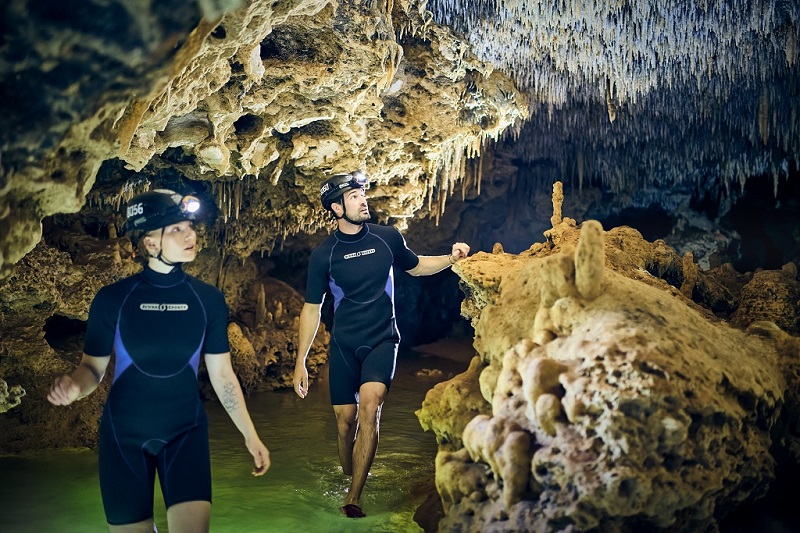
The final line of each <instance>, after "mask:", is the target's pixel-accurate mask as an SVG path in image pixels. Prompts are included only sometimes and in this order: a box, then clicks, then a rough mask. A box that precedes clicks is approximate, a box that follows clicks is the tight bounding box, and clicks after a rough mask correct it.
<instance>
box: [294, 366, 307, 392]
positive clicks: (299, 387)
mask: <svg viewBox="0 0 800 533" xmlns="http://www.w3.org/2000/svg"><path fill="white" fill-rule="evenodd" d="M294 391H295V392H296V393H297V395H298V396H300V397H301V398H305V397H306V394H308V370H306V365H304V364H302V363H298V364H296V365H295V366H294Z"/></svg>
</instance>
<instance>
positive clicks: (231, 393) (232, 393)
mask: <svg viewBox="0 0 800 533" xmlns="http://www.w3.org/2000/svg"><path fill="white" fill-rule="evenodd" d="M219 401H220V402H222V406H223V407H224V408H225V410H226V411H228V412H229V413H230V412H231V411H235V410H236V409H237V408H238V407H239V399H238V398H237V397H236V387H234V385H233V383H226V384H225V386H224V387H222V396H221V397H220V399H219Z"/></svg>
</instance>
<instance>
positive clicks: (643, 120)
mask: <svg viewBox="0 0 800 533" xmlns="http://www.w3.org/2000/svg"><path fill="white" fill-rule="evenodd" d="M427 8H428V9H430V10H431V12H432V13H433V16H434V18H435V20H437V21H438V22H441V23H447V24H449V25H451V26H452V27H454V28H455V30H456V32H458V33H460V34H461V35H463V36H464V38H465V39H467V40H468V41H469V42H470V43H471V44H472V46H473V49H474V51H475V54H476V55H477V56H478V57H479V59H481V60H483V61H486V62H488V63H490V64H492V65H493V66H494V67H495V68H497V69H500V70H502V71H504V72H506V73H507V74H509V75H510V76H512V77H513V78H514V79H515V80H516V81H517V84H518V86H519V88H520V90H522V91H524V92H527V93H528V94H530V95H532V97H533V100H534V102H533V105H532V107H531V111H532V113H531V120H530V123H528V124H526V129H525V130H524V131H525V133H523V136H524V137H523V138H521V139H520V140H519V142H518V143H517V144H516V148H515V150H516V154H517V155H518V156H519V157H520V158H521V159H523V160H527V161H535V160H539V159H545V160H550V161H554V162H555V163H556V164H557V165H561V162H560V161H573V159H572V158H573V157H574V155H575V153H576V151H578V150H580V151H582V152H583V154H584V163H583V166H582V168H583V170H582V173H583V174H584V175H585V176H586V177H587V178H588V179H590V180H592V181H594V180H598V181H600V182H601V183H603V184H604V185H607V186H609V187H610V188H611V189H612V190H617V191H619V190H622V189H623V188H626V187H636V186H638V185H642V184H644V183H651V182H652V181H654V180H658V181H659V182H662V183H670V182H671V183H682V182H685V181H688V180H697V179H703V176H706V175H707V174H708V173H710V172H718V173H719V175H720V179H728V180H730V181H732V182H740V180H741V179H742V178H741V175H759V174H765V173H777V174H778V175H780V176H784V175H786V172H787V171H784V170H783V168H782V167H781V166H780V165H777V164H775V163H773V162H772V159H771V158H770V157H768V156H767V155H766V154H768V153H770V152H772V151H774V150H775V149H779V150H782V152H783V153H784V154H785V156H786V157H788V159H789V160H790V162H792V161H793V162H794V163H795V164H797V163H798V161H797V158H798V156H797V154H800V131H798V130H799V129H800V127H798V125H797V121H796V120H794V119H791V120H786V119H783V117H786V118H789V117H790V116H793V114H794V116H796V112H795V106H796V104H794V101H795V100H796V99H797V95H796V93H797V89H796V87H797V76H798V74H797V72H796V65H797V58H798V50H797V48H798V45H797V43H798V39H800V2H791V1H788V0H780V1H777V2H776V1H775V0H720V1H718V2H710V1H701V2H698V3H690V4H687V3H686V2H683V1H682V0H664V1H661V2H597V1H596V0H563V1H558V2H545V1H543V0H535V1H532V2H528V1H521V0H472V1H466V0H430V1H429V2H428V4H427ZM792 67H794V68H795V70H791V69H792ZM762 87H763V89H762ZM753 102H760V103H759V105H758V108H757V109H754V108H753ZM599 109H602V111H603V114H604V115H606V116H605V118H606V120H605V121H604V122H605V124H601V123H599V122H598V120H597V119H598V118H599V117H598V116H597V113H596V112H595V110H599ZM623 109H624V111H625V113H624V115H623V114H621V113H620V111H621V110H623ZM754 114H756V115H757V116H756V117H754V116H753V115H754ZM529 132H530V133H529ZM545 132H546V133H545ZM713 136H716V139H715V138H713ZM719 136H724V137H725V138H726V139H730V142H720V140H719ZM737 136H740V137H738V138H741V139H742V140H743V142H746V141H745V140H751V141H750V142H751V143H752V144H751V145H747V144H742V143H740V142H735V139H736V138H737ZM564 139H569V141H568V142H564ZM759 139H760V141H761V142H758V141H759ZM756 143H757V146H756ZM777 155H778V156H779V157H782V156H783V154H781V153H780V152H779V153H778V154H777ZM670 159H671V160H670ZM724 161H731V162H732V164H730V165H725V164H721V163H722V162H724ZM561 168H565V167H564V166H563V165H561ZM580 169H581V166H580V165H577V164H572V165H570V166H569V168H568V169H567V171H566V172H567V173H575V172H578V173H581V170H580ZM562 177H566V178H569V179H575V178H576V176H573V175H570V176H562ZM545 178H546V179H545ZM551 179H552V177H551V176H546V177H545V176H543V177H542V180H543V181H549V180H551ZM577 182H578V184H579V187H580V183H581V182H582V176H577Z"/></svg>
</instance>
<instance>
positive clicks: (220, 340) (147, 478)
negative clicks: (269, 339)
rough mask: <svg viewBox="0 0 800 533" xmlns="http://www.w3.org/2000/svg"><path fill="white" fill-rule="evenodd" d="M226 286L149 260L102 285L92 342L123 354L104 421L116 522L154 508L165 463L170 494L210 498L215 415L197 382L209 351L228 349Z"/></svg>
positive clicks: (105, 467) (93, 350)
mask: <svg viewBox="0 0 800 533" xmlns="http://www.w3.org/2000/svg"><path fill="white" fill-rule="evenodd" d="M227 327H228V306H227V305H226V303H225V297H224V296H223V294H222V293H221V292H220V291H219V290H218V289H216V288H215V287H212V286H211V285H208V284H206V283H203V282H202V281H200V280H198V279H196V278H193V277H192V276H189V275H188V274H186V273H184V272H183V271H182V270H181V269H180V268H179V267H177V268H175V269H174V270H173V271H172V272H170V273H169V274H159V273H157V272H155V271H153V270H151V269H149V268H145V270H144V271H143V272H141V273H139V274H136V275H134V276H131V277H129V278H126V279H124V280H121V281H118V282H117V283H114V284H112V285H109V286H107V287H104V288H102V289H101V290H100V291H99V292H98V293H97V296H96V297H95V299H94V301H93V302H92V306H91V309H90V311H89V322H88V327H87V331H86V341H85V346H84V352H85V353H86V355H89V356H94V357H106V356H108V355H110V354H111V351H112V347H113V351H114V354H115V364H114V380H113V382H112V385H111V389H110V391H109V393H108V399H107V400H106V404H105V407H104V409H103V417H102V420H101V422H100V457H99V467H100V489H101V492H102V495H103V506H104V508H105V512H106V519H107V520H108V523H109V524H112V525H122V524H130V523H134V522H140V521H142V520H147V519H148V518H150V517H152V516H153V482H154V474H155V471H156V470H158V476H159V480H160V482H161V489H162V492H163V494H164V501H165V504H166V506H167V508H169V507H170V506H171V505H174V504H176V503H181V502H185V501H195V500H202V501H209V502H210V501H211V468H210V459H209V449H208V422H207V419H206V414H205V410H204V409H203V406H202V402H201V400H200V395H199V392H198V387H197V368H198V365H199V363H200V355H201V354H203V353H209V354H218V353H227V352H229V351H230V348H229V345H228V333H227Z"/></svg>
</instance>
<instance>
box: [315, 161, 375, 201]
mask: <svg viewBox="0 0 800 533" xmlns="http://www.w3.org/2000/svg"><path fill="white" fill-rule="evenodd" d="M366 187H367V176H366V175H365V174H364V173H363V172H361V171H360V170H356V171H355V172H350V173H349V174H336V175H334V176H331V177H330V178H328V179H327V180H326V181H325V183H323V184H322V187H320V189H319V199H320V200H322V207H324V208H325V209H330V208H331V204H332V203H333V202H336V201H337V198H339V197H340V196H341V195H342V194H344V192H345V191H347V190H350V189H365V188H366Z"/></svg>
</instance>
